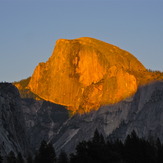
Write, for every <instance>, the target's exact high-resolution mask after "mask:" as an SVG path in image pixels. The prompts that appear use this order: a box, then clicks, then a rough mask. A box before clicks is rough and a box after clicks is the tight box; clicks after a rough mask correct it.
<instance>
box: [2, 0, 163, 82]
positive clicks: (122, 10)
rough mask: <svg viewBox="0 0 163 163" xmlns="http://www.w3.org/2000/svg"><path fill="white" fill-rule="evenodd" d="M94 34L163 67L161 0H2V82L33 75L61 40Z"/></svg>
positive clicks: (153, 66)
mask: <svg viewBox="0 0 163 163" xmlns="http://www.w3.org/2000/svg"><path fill="white" fill-rule="evenodd" d="M79 37H93V38H97V39H100V40H103V41H105V42H108V43H111V44H114V45H116V46H118V47H120V48H121V49H124V50H127V51H129V52H130V53H132V54H133V55H134V56H136V57H137V58H138V59H139V60H140V61H141V62H142V63H143V64H144V66H145V67H146V68H150V69H153V70H160V71H163V0H0V81H8V82H12V81H18V80H21V79H23V78H27V77H29V76H31V75H32V73H33V70H34V68H35V67H36V65H37V64H38V63H39V62H45V61H46V60H47V59H48V58H49V57H50V56H51V54H52V51H53V49H54V45H55V42H56V40H57V39H60V38H66V39H74V38H79Z"/></svg>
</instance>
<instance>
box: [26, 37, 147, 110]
mask: <svg viewBox="0 0 163 163" xmlns="http://www.w3.org/2000/svg"><path fill="white" fill-rule="evenodd" d="M145 71H146V69H145V67H144V66H143V65H142V64H141V63H140V62H139V61H138V60H137V59H136V58H135V57H134V56H133V55H132V54H130V53H128V52H127V51H124V50H122V49H120V48H118V47H116V46H114V45H111V44H108V43H105V42H102V41H99V40H96V39H93V38H79V39H74V40H66V39H60V40H58V41H57V42H56V46H55V49H54V52H53V54H52V56H51V57H50V58H49V60H48V61H47V62H46V63H40V64H39V65H38V66H37V67H36V69H35V71H34V73H33V75H32V77H31V79H30V82H29V84H28V88H29V89H30V90H31V91H32V92H33V93H34V94H36V95H38V96H39V97H41V98H42V99H45V100H48V101H51V102H54V103H57V104H61V105H65V106H67V107H68V109H70V110H72V111H73V112H74V113H75V112H78V113H85V112H89V111H91V110H97V109H98V108H99V107H100V106H101V105H103V104H113V103H116V102H118V101H120V100H123V99H125V98H126V97H129V96H131V95H133V94H134V93H135V92H136V90H137V88H138V85H139V84H140V80H139V78H138V77H137V76H136V75H135V74H139V73H143V72H145Z"/></svg>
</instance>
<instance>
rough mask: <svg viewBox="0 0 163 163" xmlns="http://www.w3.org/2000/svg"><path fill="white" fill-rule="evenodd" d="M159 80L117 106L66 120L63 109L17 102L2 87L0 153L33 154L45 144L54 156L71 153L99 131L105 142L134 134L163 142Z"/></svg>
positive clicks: (162, 98)
mask: <svg viewBox="0 0 163 163" xmlns="http://www.w3.org/2000/svg"><path fill="white" fill-rule="evenodd" d="M162 106H163V81H157V82H154V83H150V84H148V85H145V86H142V87H141V88H139V89H138V91H137V92H136V94H135V95H133V96H132V97H130V98H127V99H125V100H123V101H121V102H119V103H116V104H112V105H104V106H101V107H100V108H99V109H98V110H97V111H91V112H89V113H87V114H82V115H80V114H76V115H74V116H71V117H69V114H68V111H67V109H66V108H65V107H64V106H61V105H57V104H53V103H50V102H47V101H37V100H34V99H29V98H28V99H21V98H20V96H19V93H18V90H17V89H16V88H15V87H14V86H12V85H11V84H0V144H1V146H0V150H1V153H2V154H3V155H6V154H7V153H9V152H10V151H11V150H13V151H14V152H15V153H18V152H21V153H22V154H23V153H27V152H29V151H30V152H32V153H34V151H35V150H37V149H38V147H39V145H40V142H41V141H42V140H43V139H44V140H46V141H47V142H52V143H53V145H54V147H55V149H56V152H57V154H58V153H59V152H60V151H61V150H65V151H66V152H67V153H72V152H74V151H75V147H76V145H77V144H78V143H79V142H80V141H82V140H89V139H91V138H92V136H93V134H94V131H95V130H96V129H98V131H99V132H100V133H102V134H103V135H104V137H105V138H106V139H117V138H119V139H122V140H124V139H125V138H126V136H127V134H130V133H131V132H132V130H135V131H136V133H137V134H138V136H140V137H144V138H149V137H153V138H157V137H159V138H160V140H161V141H162V142H163V127H162V126H163V107H162Z"/></svg>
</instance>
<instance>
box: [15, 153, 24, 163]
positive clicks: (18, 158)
mask: <svg viewBox="0 0 163 163" xmlns="http://www.w3.org/2000/svg"><path fill="white" fill-rule="evenodd" d="M16 162H17V163H24V159H23V157H22V154H21V153H20V152H19V153H18V155H17V161H16Z"/></svg>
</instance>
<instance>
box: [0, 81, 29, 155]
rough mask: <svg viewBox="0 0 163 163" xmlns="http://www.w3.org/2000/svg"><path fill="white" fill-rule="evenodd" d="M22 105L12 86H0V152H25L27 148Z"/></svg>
mask: <svg viewBox="0 0 163 163" xmlns="http://www.w3.org/2000/svg"><path fill="white" fill-rule="evenodd" d="M21 106H22V103H21V98H20V96H19V92H18V90H17V89H16V87H14V86H13V85H12V84H9V83H1V84H0V151H1V153H2V155H6V154H8V153H9V152H10V151H14V152H15V153H18V152H21V153H22V154H24V153H26V152H27V149H28V148H29V146H28V144H29V142H28V138H27V134H26V127H25V121H24V115H23V111H22V109H21Z"/></svg>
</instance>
